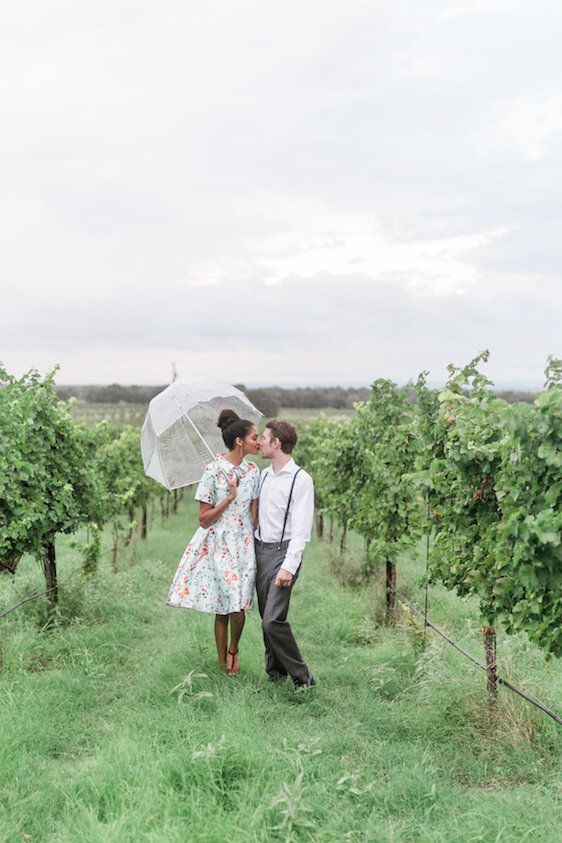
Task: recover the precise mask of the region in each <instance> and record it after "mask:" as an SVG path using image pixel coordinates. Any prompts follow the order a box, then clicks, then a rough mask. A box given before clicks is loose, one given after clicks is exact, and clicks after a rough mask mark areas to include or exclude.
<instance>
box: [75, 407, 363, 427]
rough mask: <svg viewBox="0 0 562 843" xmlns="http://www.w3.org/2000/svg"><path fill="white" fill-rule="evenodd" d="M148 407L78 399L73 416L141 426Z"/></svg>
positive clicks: (312, 414)
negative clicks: (96, 402) (98, 402)
mask: <svg viewBox="0 0 562 843" xmlns="http://www.w3.org/2000/svg"><path fill="white" fill-rule="evenodd" d="M146 409H147V408H146V407H145V406H144V405H143V404H129V403H125V402H121V403H117V404H93V403H89V402H86V401H77V402H76V403H75V404H74V409H73V416H74V418H75V419H77V420H78V421H82V422H86V423H87V424H96V422H99V421H102V420H104V419H106V420H107V421H108V422H110V424H112V425H115V426H116V427H122V426H123V425H126V424H132V425H135V426H138V427H140V426H141V424H142V422H143V420H144V417H145V415H146ZM354 413H355V411H354V410H346V409H343V410H336V409H333V408H331V407H327V408H326V409H323V410H308V409H302V408H300V407H297V408H294V407H288V408H282V409H281V410H280V411H279V413H278V416H279V418H282V419H287V421H291V422H292V423H293V424H297V425H298V424H299V422H303V421H308V420H309V419H311V418H316V417H317V416H319V415H324V416H325V417H326V418H330V419H333V418H338V419H339V418H349V417H351V416H353V415H354Z"/></svg>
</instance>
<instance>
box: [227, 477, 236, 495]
mask: <svg viewBox="0 0 562 843" xmlns="http://www.w3.org/2000/svg"><path fill="white" fill-rule="evenodd" d="M226 479H227V482H228V497H229V498H230V500H231V501H233V500H234V498H235V497H236V495H237V494H238V480H237V478H236V475H235V474H230V475H229V476H228V477H227V478H226Z"/></svg>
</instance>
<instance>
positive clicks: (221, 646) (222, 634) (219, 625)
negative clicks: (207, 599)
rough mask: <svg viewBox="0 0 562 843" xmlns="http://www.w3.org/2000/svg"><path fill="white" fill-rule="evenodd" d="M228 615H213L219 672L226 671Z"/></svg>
mask: <svg viewBox="0 0 562 843" xmlns="http://www.w3.org/2000/svg"><path fill="white" fill-rule="evenodd" d="M228 617H229V616H228V615H215V643H216V645H217V654H218V657H219V665H220V668H221V670H224V671H226V651H227V650H228Z"/></svg>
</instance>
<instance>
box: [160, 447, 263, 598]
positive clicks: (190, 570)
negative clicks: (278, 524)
mask: <svg viewBox="0 0 562 843" xmlns="http://www.w3.org/2000/svg"><path fill="white" fill-rule="evenodd" d="M223 472H226V473H227V474H230V475H231V474H232V473H233V472H234V473H235V474H236V476H237V477H238V492H237V495H236V498H235V499H234V500H233V501H232V503H230V504H229V506H227V508H226V509H225V510H224V512H223V513H222V514H221V515H220V516H219V517H218V518H217V520H216V521H215V522H214V524H212V525H211V526H210V527H208V528H207V529H204V528H203V527H199V529H198V530H197V532H196V533H195V535H194V536H193V538H192V539H191V541H190V542H189V544H188V546H187V548H186V550H185V552H184V554H183V556H182V558H181V561H180V563H179V565H178V569H177V571H176V575H175V577H174V580H173V582H172V587H171V589H170V594H169V596H168V605H169V606H178V607H181V608H185V609H198V610H199V611H200V612H212V613H213V614H217V615H228V614H230V613H231V612H239V611H240V610H242V609H251V608H252V601H253V594H254V581H255V578H256V558H255V553H254V527H253V524H252V518H251V515H250V505H251V503H252V501H253V500H255V499H256V498H257V497H258V496H259V482H260V470H259V468H258V466H257V465H256V463H254V462H250V461H249V460H246V459H243V460H242V462H241V464H240V465H239V466H236V467H234V466H233V465H232V463H230V462H229V461H228V460H227V459H225V457H224V456H223V455H219V456H217V457H216V460H215V462H213V463H210V464H209V465H207V466H206V467H205V471H204V473H203V477H202V478H201V482H200V483H199V486H198V487H197V492H196V493H195V500H196V501H201V502H203V503H210V504H213V505H216V504H218V503H220V502H221V501H223V500H224V499H225V498H226V497H227V496H228V483H227V480H226V477H225V475H224V473H223Z"/></svg>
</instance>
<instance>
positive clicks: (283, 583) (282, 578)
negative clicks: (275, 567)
mask: <svg viewBox="0 0 562 843" xmlns="http://www.w3.org/2000/svg"><path fill="white" fill-rule="evenodd" d="M292 582H293V575H292V574H291V573H289V571H286V570H285V568H281V569H280V570H279V573H278V574H277V576H276V577H275V585H278V586H279V588H288V587H289V586H290V585H291V584H292Z"/></svg>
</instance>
